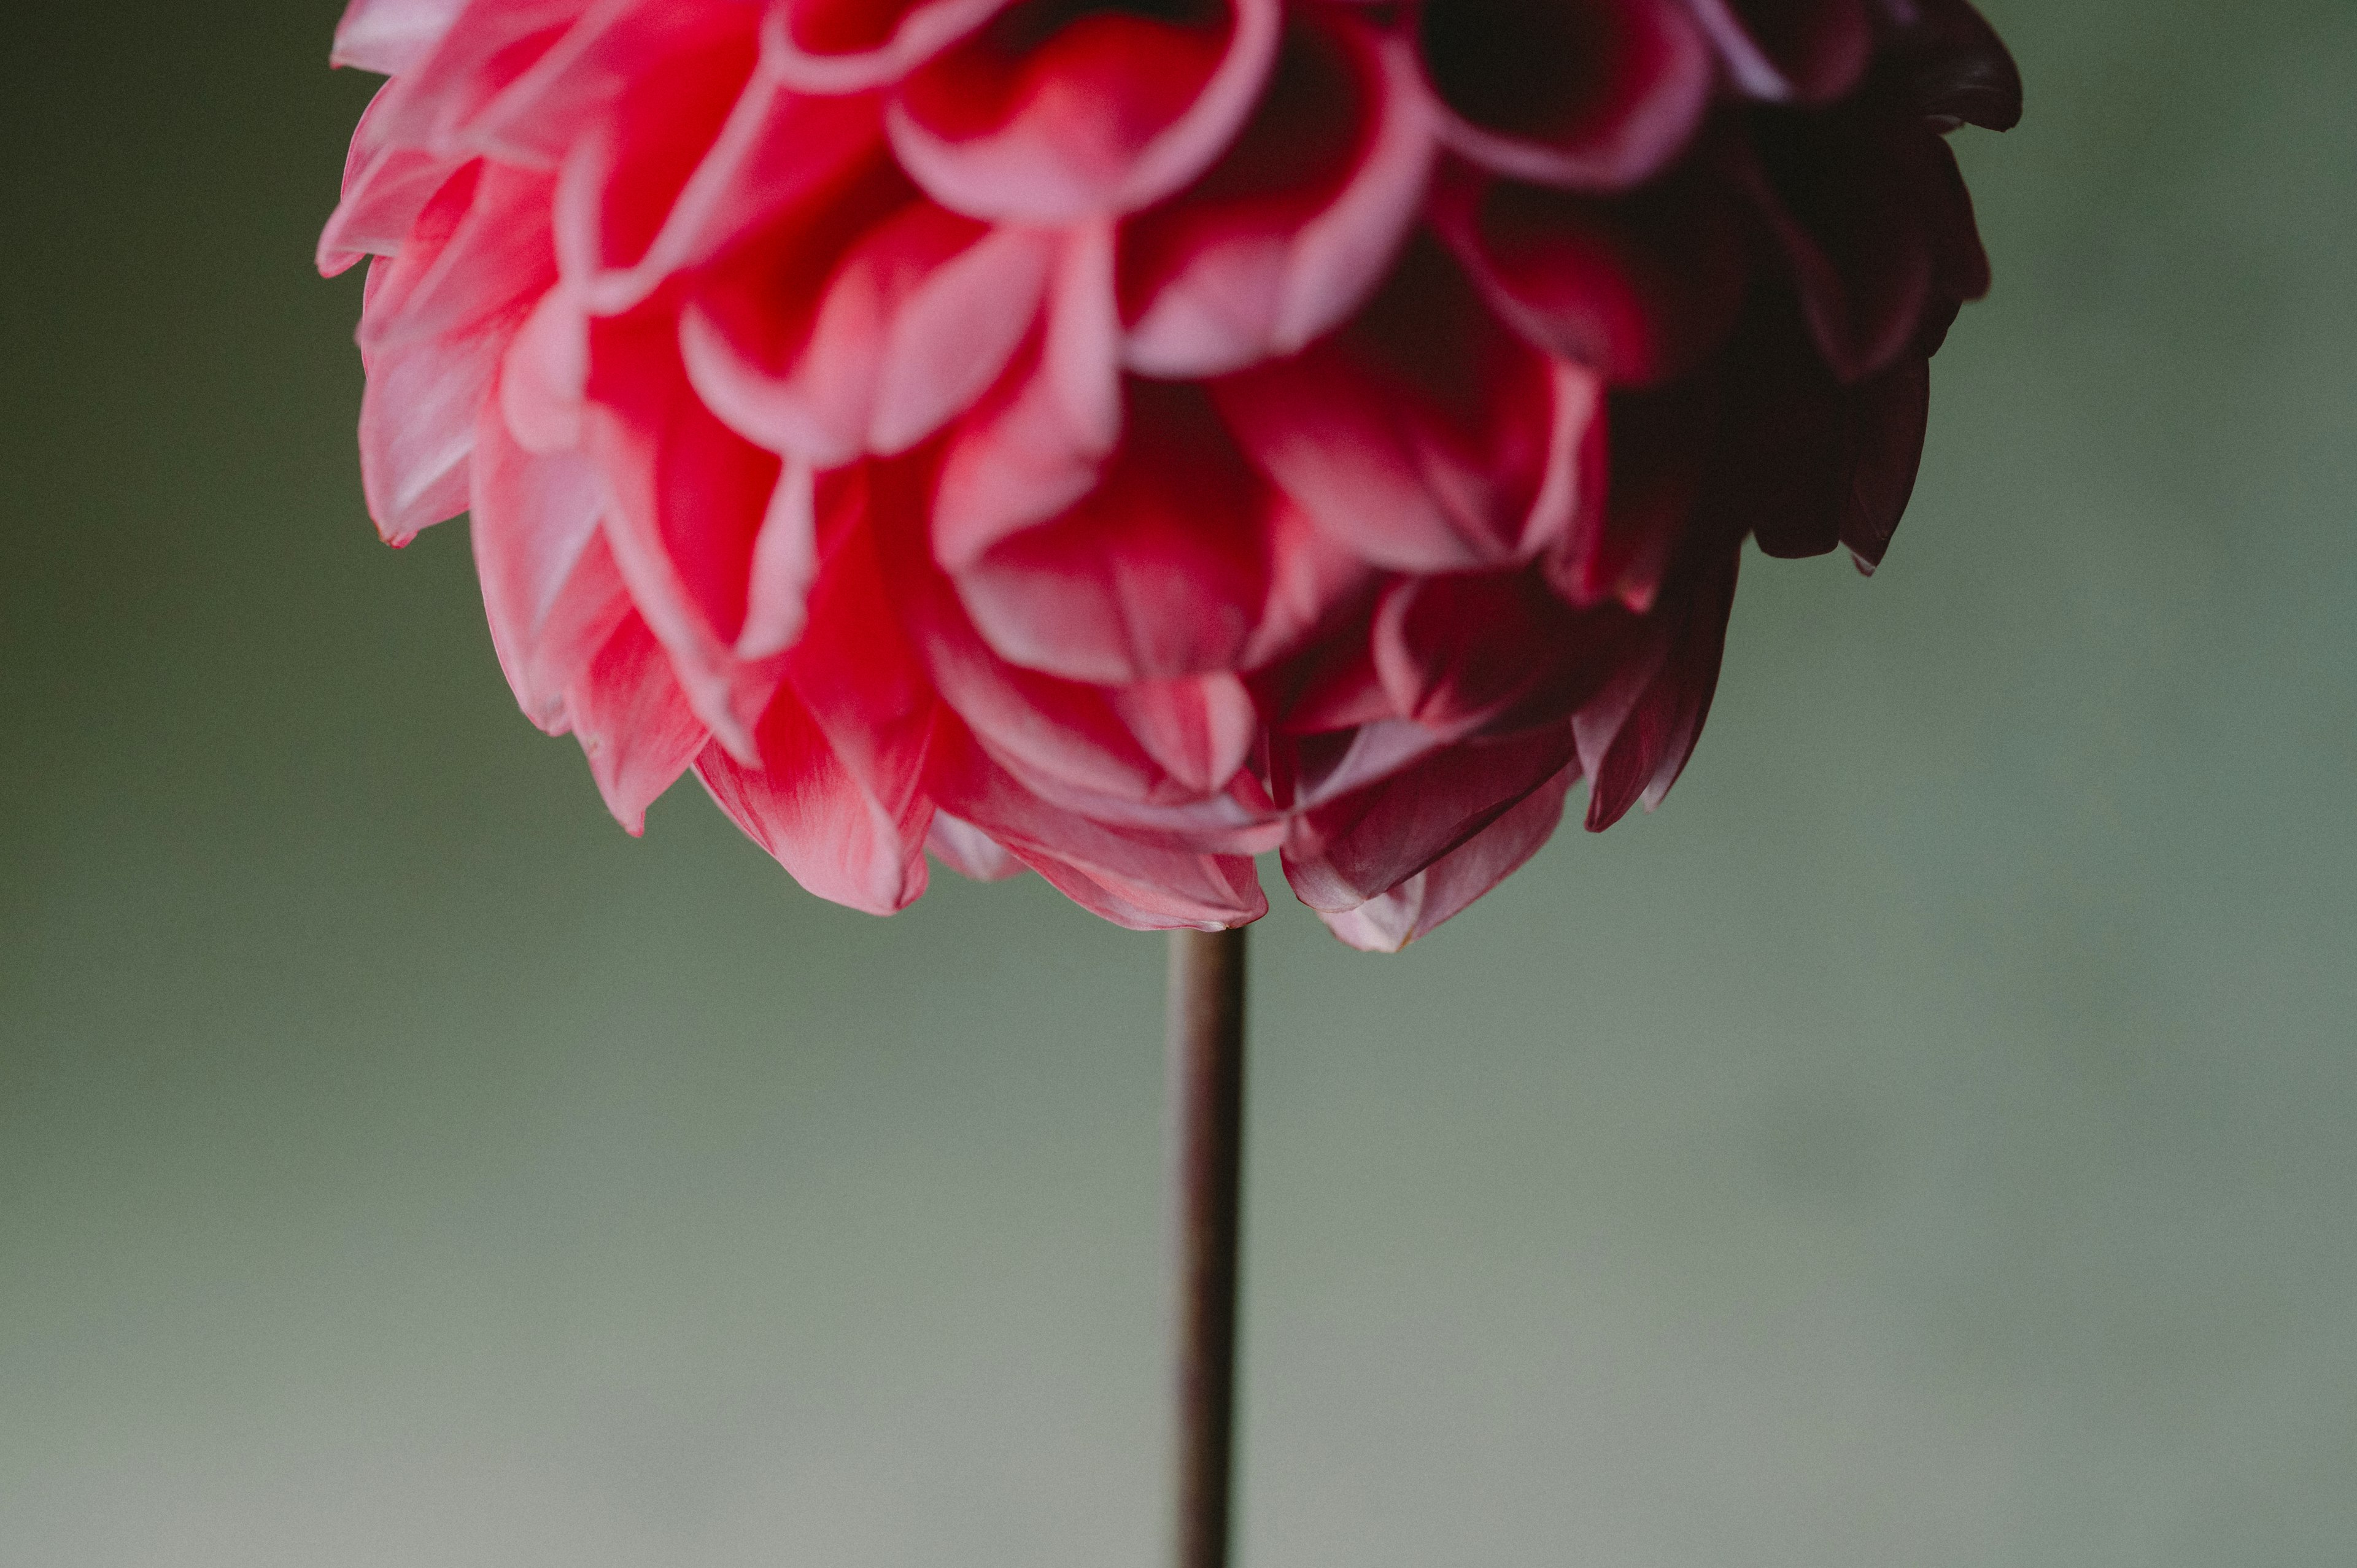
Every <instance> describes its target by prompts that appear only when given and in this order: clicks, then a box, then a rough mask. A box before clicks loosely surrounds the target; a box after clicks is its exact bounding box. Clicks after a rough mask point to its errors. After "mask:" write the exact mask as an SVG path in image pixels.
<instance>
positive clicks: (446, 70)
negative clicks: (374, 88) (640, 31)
mask: <svg viewBox="0 0 2357 1568" xmlns="http://www.w3.org/2000/svg"><path fill="white" fill-rule="evenodd" d="M627 4H630V0H470V3H469V4H468V6H467V8H466V15H465V16H464V17H463V18H462V22H461V23H460V24H455V25H453V26H452V27H449V28H448V29H447V30H446V31H445V32H444V33H443V34H442V35H441V37H440V38H437V39H436V41H435V43H434V44H433V46H432V47H431V48H427V49H426V50H425V51H424V53H422V54H421V55H419V56H418V57H416V58H415V59H414V60H413V61H412V62H411V63H409V64H408V65H407V66H406V67H405V68H404V70H402V72H401V73H400V74H399V75H398V76H396V77H395V78H394V79H393V81H392V82H391V83H390V84H389V85H388V88H387V91H386V94H385V114H384V118H383V121H382V129H381V132H380V134H382V137H383V138H384V139H385V140H386V141H387V142H389V143H393V144H396V145H402V146H408V147H418V148H424V149H427V150H430V151H434V152H437V153H443V154H448V155H453V156H473V155H475V154H477V153H480V152H484V151H487V150H490V149H487V148H485V147H484V146H482V145H479V143H478V142H477V141H476V140H474V139H473V138H471V137H470V136H469V135H468V129H469V127H470V126H471V125H472V124H474V123H475V122H476V121H477V120H478V119H479V117H480V116H481V115H482V114H483V113H484V112H485V111H486V110H487V109H489V108H490V106H491V105H492V104H493V103H494V102H497V101H498V100H499V98H500V95H501V94H502V93H503V92H505V91H507V90H508V89H510V88H511V87H513V86H514V85H515V84H516V83H517V82H518V81H520V80H522V79H526V78H528V77H530V76H531V75H532V73H533V67H534V66H535V65H537V64H538V63H539V62H540V61H542V60H543V59H545V58H547V56H548V55H549V54H550V53H551V52H552V51H554V49H556V48H557V47H558V46H559V45H560V44H562V43H563V42H564V40H565V36H566V35H567V34H568V33H570V32H571V31H572V30H573V29H574V28H575V27H576V26H577V25H580V24H582V23H583V22H584V21H586V20H588V19H591V18H592V17H593V15H594V14H595V13H597V12H598V11H601V10H602V11H605V12H608V13H610V12H612V11H614V10H616V9H619V8H620V7H622V6H623V5H627ZM579 124H580V120H579V118H578V117H577V116H576V117H575V118H574V119H572V120H571V121H569V122H568V123H567V124H565V127H564V129H565V130H566V131H567V132H570V131H574V130H576V129H577V128H578V126H579ZM552 128H554V127H552ZM509 161H515V160H514V159H512V158H511V159H510V160H509ZM543 166H546V164H545V162H544V164H543Z"/></svg>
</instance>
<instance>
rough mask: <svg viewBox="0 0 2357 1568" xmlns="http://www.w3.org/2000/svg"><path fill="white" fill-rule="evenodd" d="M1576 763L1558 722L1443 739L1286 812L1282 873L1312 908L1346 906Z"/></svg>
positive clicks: (1570, 772) (1411, 870)
mask: <svg viewBox="0 0 2357 1568" xmlns="http://www.w3.org/2000/svg"><path fill="white" fill-rule="evenodd" d="M1578 771H1579V765H1578V760H1577V754H1576V752H1575V750H1574V747H1573V742H1572V736H1571V726H1570V725H1553V726H1551V727H1549V728H1547V729H1544V730H1535V731H1533V732H1531V733H1529V734H1527V735H1522V736H1512V737H1511V738H1508V739H1504V740H1496V741H1482V742H1470V743H1467V744H1464V745H1460V746H1450V747H1448V748H1447V749H1445V750H1443V751H1439V752H1437V753H1435V754H1433V755H1431V756H1429V757H1425V758H1424V759H1422V760H1420V761H1418V762H1416V763H1415V764H1413V765H1412V766H1410V767H1408V768H1405V769H1403V770H1401V771H1398V772H1395V773H1394V774H1393V775H1391V776H1390V777H1389V778H1386V779H1383V780H1382V781H1381V782H1378V783H1375V784H1372V785H1370V786H1368V787H1366V788H1364V789H1359V790H1357V791H1355V792H1353V793H1351V794H1349V795H1344V796H1341V797H1340V798H1339V799H1335V800H1329V801H1327V802H1326V803H1324V804H1322V805H1319V806H1317V807H1314V808H1312V809H1310V810H1308V811H1303V812H1302V813H1301V814H1299V815H1298V816H1297V817H1295V818H1294V820H1293V823H1292V828H1291V831H1290V832H1288V833H1287V835H1286V843H1285V853H1284V865H1285V875H1286V881H1287V882H1289V883H1290V884H1291V885H1292V886H1293V892H1294V896H1295V897H1297V898H1299V899H1300V900H1301V901H1302V902H1303V903H1305V904H1307V905H1308V906H1309V907H1310V908H1313V909H1320V910H1324V911H1326V912H1328V913H1332V914H1339V913H1341V912H1342V911H1345V910H1349V909H1355V908H1359V907H1360V906H1361V905H1362V904H1364V903H1366V902H1367V901H1368V900H1369V899H1371V898H1374V897H1380V896H1381V895H1383V893H1385V892H1387V891H1389V890H1391V889H1392V888H1394V887H1396V886H1399V884H1400V883H1402V882H1403V881H1405V880H1406V879H1407V878H1409V877H1411V876H1414V875H1415V874H1416V873H1418V872H1420V871H1422V870H1424V869H1425V868H1426V866H1429V865H1432V864H1433V863H1434V862H1435V861H1437V860H1438V859H1440V858H1441V857H1442V856H1444V855H1446V854H1448V853H1449V852H1450V851H1452V850H1454V849H1456V848H1457V847H1458V845H1459V844H1462V843H1465V842H1466V841H1467V840H1469V839H1470V838H1472V837H1473V836H1474V835H1476V834H1477V833H1479V832H1481V830H1482V829H1484V828H1486V827H1488V826H1489V825H1490V824H1491V822H1495V821H1497V820H1498V819H1499V818H1500V817H1501V816H1503V815H1504V814H1505V813H1506V812H1507V811H1510V810H1511V809H1512V807H1513V806H1514V805H1515V804H1516V803H1517V802H1519V801H1520V800H1523V797H1525V796H1527V795H1529V794H1530V793H1531V792H1532V791H1533V790H1534V789H1540V788H1542V787H1543V786H1544V785H1545V784H1547V782H1548V781H1549V780H1551V779H1559V778H1566V776H1568V777H1577V774H1578ZM1557 798H1558V800H1560V795H1559V794H1558V797H1557ZM1501 875H1502V873H1501Z"/></svg>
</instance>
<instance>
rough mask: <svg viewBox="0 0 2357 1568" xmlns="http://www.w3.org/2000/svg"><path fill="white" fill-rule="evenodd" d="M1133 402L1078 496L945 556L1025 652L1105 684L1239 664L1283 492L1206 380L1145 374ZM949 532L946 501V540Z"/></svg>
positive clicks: (1044, 665) (1033, 665)
mask: <svg viewBox="0 0 2357 1568" xmlns="http://www.w3.org/2000/svg"><path fill="white" fill-rule="evenodd" d="M1130 402H1131V404H1132V412H1131V414H1130V417H1129V418H1128V419H1127V420H1126V421H1125V427H1126V429H1127V431H1128V438H1127V439H1126V440H1125V442H1124V443H1123V445H1122V446H1121V449H1120V450H1119V451H1118V452H1117V453H1116V454H1115V455H1114V459H1113V461H1112V462H1111V463H1110V464H1109V465H1108V466H1107V467H1106V468H1105V471H1104V474H1103V478H1102V479H1101V480H1100V481H1099V482H1098V484H1097V485H1096V487H1095V488H1094V489H1091V490H1090V491H1089V492H1088V493H1087V494H1086V495H1085V496H1083V497H1082V499H1081V500H1080V502H1079V504H1078V505H1076V506H1074V507H1072V508H1071V510H1068V511H1066V512H1064V513H1063V514H1062V515H1061V516H1060V517H1057V518H1055V519H1053V520H1051V521H1047V522H1045V523H1042V524H1039V525H1038V526H1036V527H1032V528H1028V529H1024V530H1022V531H1021V532H1017V533H1014V534H1012V535H1011V536H1009V537H1007V538H1006V539H1003V540H1001V541H1000V542H997V543H996V544H994V545H993V546H992V547H991V548H989V549H988V550H987V551H985V552H983V553H981V554H979V555H978V556H976V557H974V558H973V559H972V560H971V561H970V562H969V563H965V564H958V563H955V562H949V563H945V564H948V565H949V566H950V569H951V576H952V580H954V581H955V582H956V584H957V587H958V596H959V598H960V600H961V601H963V604H964V606H965V608H966V611H967V614H968V615H969V616H970V617H971V618H973V621H974V626H975V628H976V629H978V630H979V631H980V632H981V633H982V635H983V637H984V638H985V639H986V640H987V641H988V642H989V643H990V645H991V647H992V648H994V649H995V650H997V652H998V653H999V654H1000V656H1001V657H1003V658H1005V659H1006V660H1009V661H1011V662H1013V663H1016V664H1020V665H1024V666H1026V667H1028V668H1030V669H1034V670H1039V671H1045V672H1046V673H1049V674H1051V675H1060V676H1062V677H1064V678H1066V679H1067V680H1073V681H1087V682H1096V683H1099V684H1105V685H1112V684H1117V683H1121V682H1132V681H1155V680H1166V679H1169V678H1171V677H1175V676H1184V675H1199V674H1204V673H1208V672H1211V671H1229V670H1233V669H1235V668H1236V667H1237V666H1238V664H1239V663H1240V662H1241V660H1242V658H1243V652H1244V650H1245V648H1246V647H1247V645H1248V643H1249V642H1250V639H1251V638H1252V635H1253V632H1254V628H1255V626H1256V624H1257V623H1258V621H1259V619H1260V618H1261V613H1262V608H1263V606H1264V605H1265V603H1266V600H1267V597H1268V591H1269V569H1268V560H1267V553H1266V538H1265V534H1266V532H1267V530H1266V523H1265V518H1266V517H1267V514H1268V512H1269V510H1271V508H1272V507H1273V506H1274V505H1275V502H1276V498H1275V496H1274V495H1272V494H1271V493H1270V491H1269V489H1268V487H1267V486H1266V484H1265V482H1264V481H1263V480H1262V479H1261V478H1260V477H1259V476H1258V475H1256V474H1254V472H1253V470H1252V469H1251V467H1249V466H1248V465H1247V464H1246V463H1245V462H1244V460H1243V455H1242V454H1241V453H1239V452H1238V451H1237V450H1236V448H1235V446H1234V444H1233V443H1232V441H1231V440H1230V439H1229V438H1228V435H1227V433H1226V431H1225V430H1224V429H1223V428H1222V425H1221V424H1220V421H1219V418H1218V416H1217V415H1216V414H1215V413H1214V412H1213V411H1212V408H1211V403H1210V401H1209V399H1207V398H1206V397H1205V396H1204V395H1203V393H1202V392H1201V391H1200V389H1199V388H1197V387H1194V386H1191V385H1187V384H1183V383H1169V382H1143V381H1142V382H1135V383H1133V384H1132V386H1131V388H1130ZM946 483H947V481H946V478H945V480H944V488H945V489H946ZM939 504H940V503H939V502H937V503H936V505H937V508H938V506H939ZM943 532H944V530H943V529H942V526H941V523H940V521H939V513H938V510H937V512H936V522H935V527H934V538H935V541H936V549H937V550H938V549H939V548H940V541H941V540H942V536H943ZM952 537H954V536H952Z"/></svg>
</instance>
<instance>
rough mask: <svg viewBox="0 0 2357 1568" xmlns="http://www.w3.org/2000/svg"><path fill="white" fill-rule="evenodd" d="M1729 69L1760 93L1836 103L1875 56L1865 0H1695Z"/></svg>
mask: <svg viewBox="0 0 2357 1568" xmlns="http://www.w3.org/2000/svg"><path fill="white" fill-rule="evenodd" d="M1688 3H1689V4H1691V5H1693V6H1694V9H1695V16H1696V17H1697V18H1698V19H1699V20H1700V21H1701V23H1702V26H1703V31H1705V32H1706V33H1708V34H1709V35H1710V40H1711V42H1712V43H1714V44H1716V45H1717V47H1718V54H1719V58H1720V59H1723V60H1725V61H1726V62H1727V74H1729V75H1730V76H1732V77H1734V78H1735V81H1736V83H1737V85H1738V86H1739V87H1741V88H1742V89H1743V91H1746V92H1748V93H1749V94H1750V95H1751V96H1752V97H1754V98H1762V99H1766V100H1768V101H1769V102H1776V103H1830V102H1833V101H1834V100H1835V99H1836V98H1839V97H1841V96H1842V95H1843V94H1844V93H1846V92H1847V91H1849V90H1850V89H1851V88H1853V87H1856V86H1857V82H1858V79H1859V78H1860V77H1862V76H1864V75H1865V74H1866V68H1867V62H1868V61H1869V60H1871V59H1873V58H1874V22H1873V19H1872V18H1871V17H1870V16H1868V15H1867V5H1866V0H1688Z"/></svg>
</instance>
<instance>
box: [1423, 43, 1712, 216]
mask: <svg viewBox="0 0 2357 1568" xmlns="http://www.w3.org/2000/svg"><path fill="white" fill-rule="evenodd" d="M1418 40H1419V42H1420V44H1421V46H1422V49H1423V56H1424V69H1425V73H1426V77H1427V78H1428V79H1429V81H1431V83H1432V89H1433V91H1434V92H1435V94H1436V95H1437V97H1438V99H1439V101H1440V102H1441V103H1442V104H1443V105H1445V106H1446V108H1447V109H1448V121H1447V126H1446V130H1445V132H1444V134H1445V135H1446V137H1447V139H1448V143H1449V145H1451V146H1452V147H1454V148H1455V149H1456V150H1457V151H1458V152H1459V153H1461V154H1463V155H1464V156H1466V157H1468V158H1470V159H1472V160H1473V161H1474V162H1475V163H1478V164H1480V165H1481V166H1483V167H1485V168H1488V169H1491V170H1494V171H1495V172H1497V173H1499V174H1503V175H1510V176H1512V177H1514V178H1516V179H1530V180H1537V181H1539V182H1540V183H1542V184H1546V185H1561V186H1566V187H1570V188H1575V189H1582V190H1620V189H1625V188H1628V187H1630V186H1632V185H1635V184H1637V183H1638V182H1639V181H1641V180H1642V179H1644V178H1646V177H1648V176H1650V175H1652V173H1653V172H1654V171H1655V170H1656V169H1659V168H1661V167H1663V166H1664V165H1666V164H1668V163H1669V162H1670V160H1671V159H1673V158H1674V157H1675V156H1677V154H1678V151H1679V149H1681V148H1682V147H1684V145H1685V143H1686V139H1687V138H1688V137H1689V136H1690V135H1692V134H1693V133H1694V130H1695V126H1696V125H1698V124H1701V121H1702V114H1703V110H1704V109H1705V107H1706V106H1707V104H1708V103H1709V101H1710V89H1711V59H1710V49H1709V46H1708V45H1707V44H1706V42H1705V41H1704V39H1703V37H1702V33H1701V31H1700V30H1699V29H1698V28H1697V27H1695V22H1694V18H1693V16H1692V14H1691V13H1690V12H1688V11H1687V9H1686V8H1685V6H1684V5H1683V4H1681V3H1680V0H1578V3H1577V4H1566V0H1441V3H1439V4H1434V5H1426V6H1425V7H1424V10H1423V15H1422V19H1421V23H1420V26H1419V30H1418Z"/></svg>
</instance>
